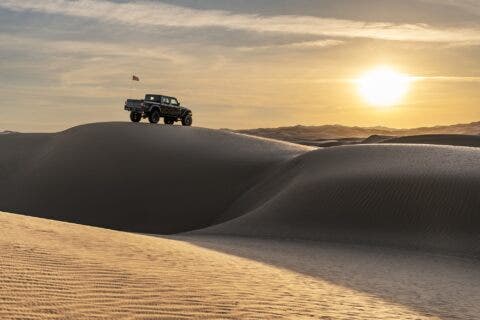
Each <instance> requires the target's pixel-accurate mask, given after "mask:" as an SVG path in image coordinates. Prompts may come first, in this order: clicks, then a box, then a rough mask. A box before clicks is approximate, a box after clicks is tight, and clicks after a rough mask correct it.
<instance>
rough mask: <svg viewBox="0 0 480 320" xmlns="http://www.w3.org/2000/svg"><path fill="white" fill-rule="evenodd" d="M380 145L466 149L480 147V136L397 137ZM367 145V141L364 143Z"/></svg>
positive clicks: (382, 141)
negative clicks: (410, 144)
mask: <svg viewBox="0 0 480 320" xmlns="http://www.w3.org/2000/svg"><path fill="white" fill-rule="evenodd" d="M377 142H378V143H417V144H437V145H451V146H465V147H480V136H474V135H463V134H427V135H418V136H406V137H397V138H391V139H383V140H381V141H377ZM364 143H367V141H364Z"/></svg>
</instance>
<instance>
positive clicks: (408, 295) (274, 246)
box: [169, 235, 480, 319]
mask: <svg viewBox="0 0 480 320" xmlns="http://www.w3.org/2000/svg"><path fill="white" fill-rule="evenodd" d="M169 238H170V239H175V240H179V241H186V242H188V243H191V244H194V245H197V246H199V247H202V248H207V249H211V250H214V251H217V252H222V253H227V254H230V255H234V256H240V257H244V258H247V259H250V260H255V261H259V262H262V263H265V264H268V265H272V266H275V267H279V268H284V269H288V270H291V271H294V272H297V273H301V274H304V275H307V276H310V277H314V278H317V279H322V280H324V281H328V282H329V283H333V284H336V285H339V286H342V287H345V288H350V289H353V290H355V291H359V292H365V293H368V294H370V295H373V296H376V297H379V298H381V299H382V300H384V301H389V302H393V303H395V304H401V305H403V306H407V307H409V308H411V309H415V310H417V311H419V312H420V313H422V314H423V315H425V316H435V317H439V318H444V319H476V317H477V315H478V312H480V306H479V305H478V297H479V296H480V268H479V267H480V265H479V263H478V261H476V260H469V259H461V258H452V257H447V256H441V255H432V254H425V253H420V252H418V253H415V252H412V251H404V250H392V249H388V250H386V249H385V248H378V247H368V246H355V245H351V244H350V245H340V244H325V243H323V244H320V243H316V242H309V241H286V240H278V239H255V238H246V237H225V236H202V235H195V236H188V235H187V236H182V235H181V236H172V237H169ZM396 316H398V315H396ZM396 316H395V317H396ZM392 317H394V316H393V315H392Z"/></svg>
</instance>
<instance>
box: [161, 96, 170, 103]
mask: <svg viewBox="0 0 480 320" xmlns="http://www.w3.org/2000/svg"><path fill="white" fill-rule="evenodd" d="M162 103H165V104H170V99H169V98H167V97H162Z"/></svg>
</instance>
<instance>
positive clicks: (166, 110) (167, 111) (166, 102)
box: [160, 97, 172, 116]
mask: <svg viewBox="0 0 480 320" xmlns="http://www.w3.org/2000/svg"><path fill="white" fill-rule="evenodd" d="M160 103H161V105H162V114H164V115H167V116H169V115H171V113H172V110H171V107H170V98H168V97H162V100H161V102H160Z"/></svg>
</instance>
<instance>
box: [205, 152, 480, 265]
mask: <svg viewBox="0 0 480 320" xmlns="http://www.w3.org/2000/svg"><path fill="white" fill-rule="evenodd" d="M479 164H480V150H477V149H475V148H463V147H445V146H427V145H360V146H349V147H339V148H332V149H321V150H317V151H312V152H309V153H307V154H305V155H302V156H300V157H297V158H295V159H293V160H291V161H290V162H288V163H286V164H285V165H284V166H283V167H282V168H279V169H278V171H277V172H276V173H273V174H272V175H271V176H270V178H268V179H266V180H264V181H263V182H262V183H261V184H259V185H257V186H256V187H255V188H254V189H251V190H250V191H249V192H248V193H246V194H244V195H243V197H242V198H241V199H239V200H238V201H237V203H236V204H235V205H233V206H232V207H231V208H230V210H229V211H228V212H227V213H226V214H225V215H224V216H223V217H222V220H219V221H218V222H221V221H227V220H230V219H233V218H235V217H237V218H236V219H233V220H230V221H227V222H224V223H223V224H219V225H217V226H213V227H210V228H207V229H205V230H200V231H198V232H200V233H207V234H232V235H241V236H261V237H280V238H296V239H306V240H327V241H339V242H353V243H364V244H378V245H393V246H402V247H411V248H428V249H432V250H436V249H438V250H442V251H449V252H453V253H460V254H467V255H471V254H474V255H477V256H478V255H480V169H479Z"/></svg>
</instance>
